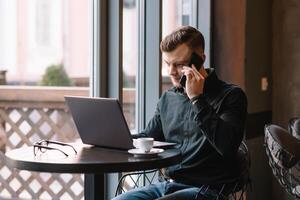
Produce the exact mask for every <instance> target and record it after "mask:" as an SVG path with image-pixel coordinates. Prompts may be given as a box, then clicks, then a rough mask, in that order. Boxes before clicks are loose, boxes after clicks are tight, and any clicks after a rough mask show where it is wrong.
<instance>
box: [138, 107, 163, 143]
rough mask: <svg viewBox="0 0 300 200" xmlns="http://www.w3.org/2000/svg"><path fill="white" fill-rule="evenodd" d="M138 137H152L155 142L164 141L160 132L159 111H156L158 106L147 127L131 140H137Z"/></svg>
mask: <svg viewBox="0 0 300 200" xmlns="http://www.w3.org/2000/svg"><path fill="white" fill-rule="evenodd" d="M139 137H153V138H154V140H157V141H164V140H165V139H164V135H163V131H162V126H161V120H160V111H159V109H158V106H157V108H156V111H155V114H154V116H153V117H152V119H151V120H150V121H149V123H148V125H147V127H146V128H145V129H144V130H143V131H142V132H141V133H139V134H137V135H134V136H133V138H139Z"/></svg>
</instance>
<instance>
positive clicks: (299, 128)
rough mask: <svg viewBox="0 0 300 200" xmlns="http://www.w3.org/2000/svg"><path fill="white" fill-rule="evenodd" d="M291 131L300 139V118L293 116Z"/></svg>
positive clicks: (290, 124)
mask: <svg viewBox="0 0 300 200" xmlns="http://www.w3.org/2000/svg"><path fill="white" fill-rule="evenodd" d="M288 130H289V133H290V134H291V135H292V136H294V137H295V138H296V139H298V140H300V118H292V119H290V120H289V125H288Z"/></svg>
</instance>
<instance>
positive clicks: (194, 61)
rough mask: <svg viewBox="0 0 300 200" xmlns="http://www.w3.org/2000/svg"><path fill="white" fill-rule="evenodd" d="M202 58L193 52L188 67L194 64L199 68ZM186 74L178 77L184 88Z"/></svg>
mask: <svg viewBox="0 0 300 200" xmlns="http://www.w3.org/2000/svg"><path fill="white" fill-rule="evenodd" d="M203 62H204V60H203V59H202V57H200V56H199V55H198V54H197V53H195V52H193V53H192V56H191V61H190V63H189V67H192V64H194V65H195V67H196V69H197V70H199V69H200V68H201V66H202V65H203ZM185 83H186V76H185V75H182V76H181V78H180V85H181V86H182V87H184V88H185Z"/></svg>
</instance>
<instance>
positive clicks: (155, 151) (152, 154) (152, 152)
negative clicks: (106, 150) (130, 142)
mask: <svg viewBox="0 0 300 200" xmlns="http://www.w3.org/2000/svg"><path fill="white" fill-rule="evenodd" d="M164 151H165V150H163V149H158V148H152V149H151V150H150V151H149V152H145V151H142V150H141V149H129V150H128V153H130V154H133V155H134V156H135V157H155V156H157V155H158V154H159V153H162V152H164Z"/></svg>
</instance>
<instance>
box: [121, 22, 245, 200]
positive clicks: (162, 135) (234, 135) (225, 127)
mask: <svg viewBox="0 0 300 200" xmlns="http://www.w3.org/2000/svg"><path fill="white" fill-rule="evenodd" d="M160 48H161V51H162V53H163V60H164V62H165V63H166V65H167V66H168V72H169V76H170V78H171V81H172V84H173V85H174V87H173V88H171V89H170V90H168V91H166V92H165V93H164V94H163V95H162V96H161V98H160V100H159V102H158V104H157V110H156V112H155V115H154V117H153V118H152V119H151V121H150V122H149V124H148V126H147V127H146V129H145V130H144V131H143V132H142V133H141V134H140V136H147V137H154V138H155V139H156V140H162V141H168V142H176V143H177V144H178V145H177V146H176V148H178V149H180V150H181V153H182V157H183V159H182V161H181V163H179V164H177V165H174V166H171V167H168V168H166V169H165V174H164V176H165V177H166V181H162V182H159V183H157V184H153V185H150V186H146V187H143V188H138V189H136V190H132V191H130V192H127V193H124V194H122V195H120V196H118V197H116V199H118V200H120V199H130V200H135V199H160V200H166V199H176V200H178V199H205V200H209V199H215V197H216V195H217V192H219V191H220V189H221V186H222V185H223V183H225V182H226V180H230V179H232V178H235V177H237V176H238V163H237V160H236V159H237V157H236V155H237V150H238V147H239V145H240V144H241V141H242V139H243V131H244V126H245V120H246V114H247V98H246V96H245V94H244V92H243V91H242V90H241V89H240V88H238V87H237V86H234V85H231V84H227V83H225V82H223V81H221V80H219V79H218V78H217V76H216V73H215V71H214V70H213V69H211V68H208V69H205V68H204V66H203V64H201V66H200V69H199V70H197V69H196V66H195V65H192V67H189V66H188V64H189V62H190V60H191V55H192V53H193V52H194V53H196V54H197V55H198V56H200V58H202V60H203V61H205V54H204V38H203V35H202V34H201V33H200V32H199V31H198V30H197V29H195V28H193V27H190V26H184V27H181V28H179V29H177V30H175V31H174V32H172V33H171V34H169V35H168V36H166V37H165V38H164V39H163V40H162V42H161V45H160ZM220 67H222V66H220ZM182 75H186V84H185V87H182V85H181V84H180V78H181V76H182ZM203 186H210V187H209V188H208V189H207V190H202V189H201V188H202V187H203ZM206 188H207V187H206ZM224 193H226V190H225V191H224Z"/></svg>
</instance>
